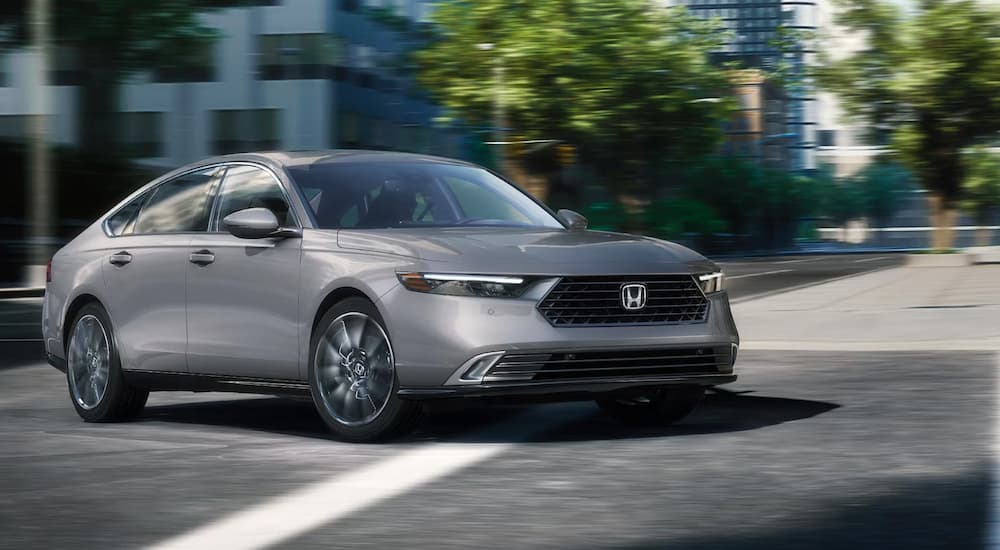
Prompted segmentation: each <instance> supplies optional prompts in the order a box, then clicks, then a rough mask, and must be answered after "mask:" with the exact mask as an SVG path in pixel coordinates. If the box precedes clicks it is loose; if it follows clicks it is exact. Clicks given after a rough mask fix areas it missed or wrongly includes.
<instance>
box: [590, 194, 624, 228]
mask: <svg viewBox="0 0 1000 550" xmlns="http://www.w3.org/2000/svg"><path fill="white" fill-rule="evenodd" d="M580 213H581V214H583V215H584V216H586V218H587V221H588V222H590V223H589V224H588V227H589V228H590V229H595V230H597V231H621V230H622V229H624V228H625V226H626V225H627V224H628V220H627V218H628V215H627V214H626V213H625V209H624V208H623V207H622V205H621V204H619V203H618V202H612V201H602V202H595V203H592V204H590V205H588V206H587V207H585V208H583V209H582V211H581V212H580Z"/></svg>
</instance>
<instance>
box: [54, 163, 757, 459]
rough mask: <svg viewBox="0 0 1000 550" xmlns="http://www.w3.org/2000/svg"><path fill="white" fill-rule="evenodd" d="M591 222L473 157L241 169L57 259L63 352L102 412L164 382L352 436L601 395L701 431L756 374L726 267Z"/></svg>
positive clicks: (105, 223)
mask: <svg viewBox="0 0 1000 550" xmlns="http://www.w3.org/2000/svg"><path fill="white" fill-rule="evenodd" d="M586 223H587V222H586V220H585V219H584V218H583V217H582V216H580V215H579V214H576V213H574V212H571V211H568V210H561V211H559V212H558V213H553V212H551V211H550V210H549V209H547V208H546V207H545V206H543V205H542V204H540V203H538V202H537V201H535V200H534V199H532V198H531V197H530V196H529V195H527V194H525V193H524V192H522V191H521V190H520V189H518V188H517V187H515V186H514V185H511V184H510V183H508V182H506V181H504V180H503V179H501V178H500V177H498V176H497V175H496V174H494V173H492V172H490V171H488V170H486V169H483V168H481V167H478V166H475V165H472V164H468V163H464V162H460V161H455V160H450V159H443V158H436V157H428V156H424V155H409V154H400V153H381V152H370V151H325V152H311V153H260V154H241V155H232V156H225V157H217V158H213V159H209V160H205V161H203V162H199V163H195V164H192V165H189V166H186V167H184V168H180V169H178V170H175V171H173V172H171V173H169V174H166V175H165V176H162V177H160V178H158V179H157V180H155V181H153V182H151V183H149V184H148V185H146V186H145V187H143V188H141V189H139V190H138V191H137V192H135V193H134V194H133V195H131V196H130V197H128V198H126V199H125V200H124V201H122V202H121V203H120V204H119V205H117V206H116V207H115V208H113V209H112V210H111V211H110V212H109V213H108V214H107V215H105V216H103V217H102V218H101V219H100V220H98V221H97V222H95V223H94V224H93V225H92V226H90V227H89V228H87V229H86V230H84V231H83V233H81V234H80V235H79V236H78V237H77V238H75V239H74V240H73V241H72V242H70V243H69V244H67V245H66V246H65V247H64V248H62V249H61V250H60V251H59V252H57V253H56V254H55V256H54V257H53V259H52V261H51V263H50V266H49V275H48V277H49V281H48V284H47V289H46V293H45V303H44V311H43V317H44V319H43V333H44V337H45V347H46V351H47V355H48V359H49V362H50V363H52V364H53V365H54V366H56V367H58V368H60V369H62V370H64V371H66V377H67V380H68V385H69V393H70V397H71V399H72V403H73V406H74V407H75V408H76V411H77V412H78V413H79V415H80V416H81V417H83V419H85V420H87V421H91V422H107V421H116V420H126V419H129V418H133V417H135V416H137V415H138V414H140V413H141V411H142V409H143V407H144V405H145V403H146V398H147V397H148V395H149V392H150V391H159V390H193V391H205V390H211V391H237V392H250V393H264V394H292V395H295V394H299V395H304V396H310V397H311V399H312V400H313V402H314V403H315V405H316V408H317V410H318V411H319V414H320V415H321V416H322V418H323V419H324V420H325V421H326V423H327V424H328V425H329V427H330V429H331V430H332V431H333V432H334V433H335V434H336V435H338V436H339V437H341V438H343V439H346V440H350V441H370V440H376V439H382V438H386V437H389V436H391V435H393V434H398V433H400V432H402V431H404V430H406V429H408V428H410V427H412V426H413V425H414V423H415V422H417V421H418V420H419V418H420V416H421V413H422V411H423V408H424V407H423V405H424V403H426V402H427V401H428V400H453V401H461V400H463V399H468V398H480V399H497V400H501V399H502V400H513V399H535V400H537V399H545V400H578V399H591V400H595V401H597V403H598V404H599V405H600V406H601V408H602V409H603V410H605V411H607V412H608V413H609V414H611V415H613V416H615V417H617V418H619V419H621V420H623V421H626V422H633V423H660V424H664V423H670V422H674V421H677V420H679V419H681V418H683V417H684V416H685V415H687V414H688V413H689V412H690V411H691V410H692V409H693V408H694V407H695V406H697V404H698V402H699V401H700V400H701V398H702V396H703V395H704V393H705V389H706V388H708V387H711V386H714V385H717V384H723V383H727V382H731V381H733V380H735V378H736V376H735V375H734V373H733V364H734V363H735V360H736V351H737V347H738V344H739V337H738V335H737V332H736V327H735V325H734V323H733V318H732V315H731V313H730V309H729V299H728V297H727V294H726V292H725V289H724V283H723V280H724V279H723V276H722V273H721V272H720V271H719V268H718V266H717V265H715V264H714V263H712V262H710V261H709V260H707V259H705V258H704V257H703V256H701V255H699V254H697V253H695V252H692V251H691V250H689V249H687V248H684V247H682V246H679V245H677V244H673V243H670V242H665V241H661V240H657V239H652V238H648V237H640V236H632V235H624V234H619V233H607V232H600V231H588V230H587V229H586Z"/></svg>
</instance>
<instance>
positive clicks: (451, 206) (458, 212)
mask: <svg viewBox="0 0 1000 550" xmlns="http://www.w3.org/2000/svg"><path fill="white" fill-rule="evenodd" d="M288 171H289V173H290V174H291V176H292V178H293V179H294V180H295V182H296V184H298V186H299V189H300V190H301V191H302V194H303V195H304V197H305V199H306V203H307V204H308V205H309V208H310V209H312V212H313V215H314V216H315V218H316V224H317V227H319V228H320V229H348V228H352V229H353V228H357V229H375V228H386V227H454V226H463V225H470V226H471V225H492V226H497V225H500V226H518V227H551V228H562V227H563V226H562V224H560V223H559V221H558V220H556V219H555V218H554V217H553V216H552V215H551V214H550V213H549V212H548V211H547V210H545V208H543V207H542V206H540V205H539V204H538V203H536V202H535V201H533V200H532V199H531V198H530V197H528V196H527V195H525V194H524V193H522V192H521V191H519V190H518V189H517V188H515V187H513V186H511V185H510V184H508V183H507V182H505V181H503V180H502V179H500V178H498V177H496V176H494V175H493V174H491V173H490V172H488V171H486V170H484V169H482V168H476V167H472V166H461V165H453V164H435V163H429V162H387V163H351V162H336V163H318V164H313V165H311V166H292V167H289V170H288Z"/></svg>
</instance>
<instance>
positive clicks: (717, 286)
mask: <svg viewBox="0 0 1000 550" xmlns="http://www.w3.org/2000/svg"><path fill="white" fill-rule="evenodd" d="M725 279H726V278H725V277H723V275H722V272H721V271H716V272H715V273H706V274H704V275H698V284H700V285H701V291H702V292H704V293H705V294H714V293H716V292H721V291H722V290H723V289H724V288H725V284H724V283H725Z"/></svg>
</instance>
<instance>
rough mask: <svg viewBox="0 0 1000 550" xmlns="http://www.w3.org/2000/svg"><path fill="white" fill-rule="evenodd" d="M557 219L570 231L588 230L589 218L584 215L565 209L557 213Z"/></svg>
mask: <svg viewBox="0 0 1000 550" xmlns="http://www.w3.org/2000/svg"><path fill="white" fill-rule="evenodd" d="M556 217H557V218H559V221H561V222H563V224H564V225H565V226H566V228H567V229H569V230H570V231H583V230H584V229H587V223H588V222H587V218H585V217H583V214H580V213H578V212H574V211H572V210H567V209H565V208H563V209H562V210H559V211H558V212H556Z"/></svg>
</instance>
